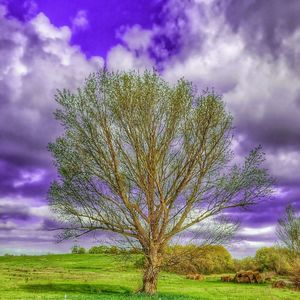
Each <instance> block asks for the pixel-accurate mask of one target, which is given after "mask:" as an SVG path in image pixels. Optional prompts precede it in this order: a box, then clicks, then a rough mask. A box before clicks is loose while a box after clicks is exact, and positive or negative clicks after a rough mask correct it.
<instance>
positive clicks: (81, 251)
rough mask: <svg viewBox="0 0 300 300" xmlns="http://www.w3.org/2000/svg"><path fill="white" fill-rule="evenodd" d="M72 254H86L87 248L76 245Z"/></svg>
mask: <svg viewBox="0 0 300 300" xmlns="http://www.w3.org/2000/svg"><path fill="white" fill-rule="evenodd" d="M71 252H72V254H84V253H85V252H86V250H85V248H83V247H80V246H77V245H74V246H73V247H72V250H71Z"/></svg>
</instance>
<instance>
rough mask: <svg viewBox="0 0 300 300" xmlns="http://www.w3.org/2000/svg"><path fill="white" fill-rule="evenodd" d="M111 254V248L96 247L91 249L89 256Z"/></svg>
mask: <svg viewBox="0 0 300 300" xmlns="http://www.w3.org/2000/svg"><path fill="white" fill-rule="evenodd" d="M104 253H109V247H108V246H103V245H100V246H94V247H92V248H90V249H89V254H104Z"/></svg>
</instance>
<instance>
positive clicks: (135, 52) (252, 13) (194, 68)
mask: <svg viewBox="0 0 300 300" xmlns="http://www.w3.org/2000/svg"><path fill="white" fill-rule="evenodd" d="M299 13H300V1H299V0H286V1H282V0H247V1H246V0H245V1H241V0H194V1H192V0H191V1H189V0H186V1H184V0H165V1H163V0H153V1H148V0H122V1H121V0H109V1H105V0H97V1H96V0H73V1H58V0H25V1H23V0H22V1H21V0H0V254H1V253H5V252H18V253H24V252H27V253H29V252H36V253H38V252H61V251H68V250H69V248H70V245H71V244H72V242H66V243H63V244H59V245H57V244H56V243H55V238H54V236H53V232H52V231H49V230H48V229H49V228H52V227H53V220H52V216H51V214H50V212H49V210H48V207H47V200H46V194H47V190H48V188H49V184H50V182H51V181H52V180H53V178H54V177H55V174H56V173H55V169H54V168H53V166H52V162H51V157H50V155H49V153H48V152H47V150H46V146H47V144H48V142H49V141H53V139H55V137H56V136H58V135H59V134H60V133H61V128H60V127H59V126H58V124H57V123H56V121H54V119H53V114H52V113H53V110H54V109H55V102H54V97H53V96H54V94H55V91H56V89H58V88H63V87H65V88H70V89H74V88H76V87H78V86H80V85H81V84H82V82H83V79H84V78H85V77H86V76H87V75H88V74H89V73H91V72H93V71H96V70H98V69H99V68H101V67H103V66H106V67H107V68H109V69H115V70H116V69H122V70H130V69H140V70H143V69H146V68H152V67H155V68H156V69H158V70H159V71H160V73H161V74H162V76H163V77H164V78H165V79H166V80H168V81H169V82H171V83H172V82H175V81H176V80H177V79H178V78H180V77H185V78H186V79H188V80H191V81H193V82H194V83H195V85H196V86H197V87H198V88H199V90H201V89H205V88H207V87H209V88H214V89H215V90H216V91H217V92H218V93H220V94H222V95H223V99H224V101H225V102H226V104H227V107H228V109H229V110H230V111H231V112H232V113H233V115H234V125H235V140H234V145H233V146H234V150H235V152H236V154H237V156H238V157H242V156H243V155H245V154H246V153H248V151H249V149H251V148H254V147H255V146H257V145H259V144H261V145H262V146H263V148H264V151H265V152H266V154H267V161H266V166H267V167H268V169H269V170H270V173H271V174H272V175H273V176H274V177H275V178H276V179H277V183H276V186H275V194H274V197H273V199H271V200H269V201H266V202H264V203H262V204H260V205H258V206H256V207H255V208H252V209H251V210H248V211H243V212H241V211H237V212H235V213H234V214H235V215H236V216H238V217H239V218H240V220H241V224H242V229H241V230H240V232H239V233H238V237H239V239H241V242H240V243H235V244H234V246H232V247H231V249H230V250H231V251H232V253H233V254H234V255H237V256H245V255H248V254H254V253H255V250H256V249H257V248H258V247H261V246H264V245H271V244H272V243H274V242H275V240H276V238H275V235H274V228H275V225H276V222H277V219H278V217H279V216H280V215H281V214H282V213H283V211H284V207H285V206H286V205H287V204H288V203H293V204H294V205H295V206H296V207H297V209H298V210H299V211H300V18H299ZM93 242H94V241H93V240H92V239H90V240H89V243H90V244H92V243H93ZM85 243H87V242H86V241H85Z"/></svg>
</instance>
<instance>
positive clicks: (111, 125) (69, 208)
mask: <svg viewBox="0 0 300 300" xmlns="http://www.w3.org/2000/svg"><path fill="white" fill-rule="evenodd" d="M56 101H57V102H58V104H59V105H60V108H59V109H58V110H57V111H56V113H55V116H56V118H57V119H58V120H59V121H60V122H61V124H62V125H63V127H64V129H65V132H64V135H62V136H61V137H60V138H58V139H57V140H56V141H55V142H54V143H51V144H50V145H49V149H50V151H51V152H52V154H53V156H54V158H55V164H56V166H57V168H58V172H59V175H60V176H59V179H58V180H57V181H56V182H54V183H53V184H52V186H51V189H50V192H49V198H50V205H51V207H52V209H53V210H54V211H55V213H56V214H57V216H58V217H59V218H60V220H61V221H62V222H63V223H64V228H65V231H64V232H65V236H66V237H71V236H79V235H82V234H85V233H88V232H91V231H95V230H108V231H112V232H115V233H117V234H120V235H122V236H123V237H125V238H126V239H127V240H128V241H129V242H130V243H132V244H134V243H137V244H139V245H140V247H141V249H142V251H143V253H144V254H145V258H146V268H145V274H144V280H143V288H142V290H143V291H146V292H148V293H153V292H155V290H156V283H157V275H158V272H159V269H160V267H161V263H162V258H163V255H164V251H165V249H166V246H167V245H168V243H169V242H170V240H171V239H172V238H173V237H174V236H175V235H177V234H178V233H180V232H182V231H185V230H187V229H193V230H197V228H200V229H201V225H196V224H199V223H200V224H202V223H201V222H203V221H204V220H207V219H208V218H210V219H214V218H215V217H216V216H220V215H221V213H222V212H223V211H224V210H228V209H233V208H237V207H247V206H249V205H253V204H255V203H257V202H258V201H260V200H262V199H264V198H265V197H267V196H268V195H269V194H270V192H271V185H272V179H271V178H270V177H269V175H268V173H267V171H266V170H265V169H264V168H263V167H261V164H262V162H263V160H264V154H263V152H262V151H261V148H260V147H258V148H255V149H254V150H253V151H251V152H250V154H249V156H248V157H246V159H245V161H244V163H243V164H241V165H237V164H232V159H233V158H234V155H233V152H232V149H231V142H232V116H231V115H230V114H229V113H228V112H227V111H226V109H225V105H224V102H223V101H222V99H221V97H220V96H219V95H216V94H215V93H214V92H212V91H205V92H203V93H202V94H198V93H197V91H196V89H195V88H194V86H193V85H192V84H191V83H190V82H187V81H185V80H183V79H181V80H179V81H178V82H177V83H176V84H175V85H171V84H169V83H167V82H166V81H164V80H163V79H162V78H161V77H160V76H159V75H158V74H157V73H156V72H155V71H146V72H144V73H143V74H139V73H137V72H129V73H126V72H117V73H113V72H108V71H100V72H99V73H96V74H92V75H90V76H89V77H88V79H87V80H86V82H85V84H84V86H83V88H80V89H78V90H77V91H76V92H71V91H69V90H62V91H59V92H58V94H57V96H56ZM220 224H221V223H220Z"/></svg>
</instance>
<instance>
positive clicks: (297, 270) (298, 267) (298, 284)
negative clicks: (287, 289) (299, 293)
mask: <svg viewBox="0 0 300 300" xmlns="http://www.w3.org/2000/svg"><path fill="white" fill-rule="evenodd" d="M290 279H291V281H292V283H293V286H294V287H295V288H296V289H297V290H300V260H297V261H296V262H295V264H294V266H293V268H292V270H291V278H290Z"/></svg>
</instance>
